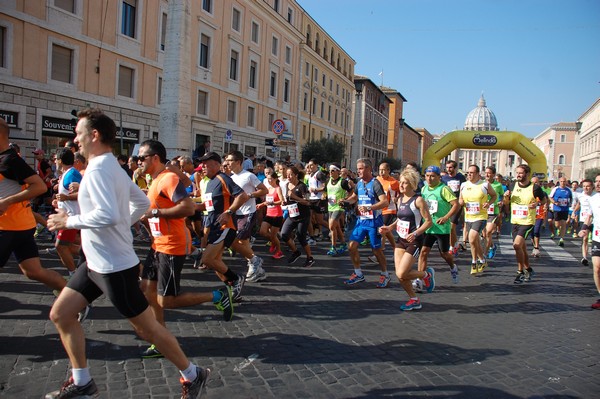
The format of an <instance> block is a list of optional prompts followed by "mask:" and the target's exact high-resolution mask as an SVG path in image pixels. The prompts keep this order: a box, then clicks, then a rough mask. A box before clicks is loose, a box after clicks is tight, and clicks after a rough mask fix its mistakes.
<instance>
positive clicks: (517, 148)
mask: <svg viewBox="0 0 600 399" xmlns="http://www.w3.org/2000/svg"><path fill="white" fill-rule="evenodd" d="M457 148H463V149H477V150H513V151H514V152H516V153H517V154H519V156H520V157H521V158H522V159H523V160H524V161H525V162H527V164H528V165H529V167H530V168H531V175H532V176H534V175H535V176H539V177H540V179H544V178H545V177H546V171H547V170H548V167H547V164H546V156H545V155H544V153H543V152H542V151H541V150H540V149H539V148H538V147H536V146H535V145H534V144H533V143H532V142H531V140H530V139H528V138H527V137H525V136H523V135H522V134H521V133H518V132H506V131H473V130H455V131H453V132H450V133H448V134H446V135H444V136H443V137H442V138H441V139H440V140H439V141H438V142H437V143H435V144H434V145H432V146H431V147H429V149H428V150H427V151H425V155H423V168H426V167H427V166H429V165H440V162H441V160H442V159H443V158H444V157H445V156H446V155H448V154H450V153H451V152H452V151H454V150H455V149H457Z"/></svg>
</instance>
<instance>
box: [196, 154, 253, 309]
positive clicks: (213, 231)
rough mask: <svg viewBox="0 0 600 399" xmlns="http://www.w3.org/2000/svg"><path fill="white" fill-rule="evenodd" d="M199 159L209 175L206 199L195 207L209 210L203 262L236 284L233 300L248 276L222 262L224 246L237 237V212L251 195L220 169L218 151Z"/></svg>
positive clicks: (220, 275) (225, 279)
mask: <svg viewBox="0 0 600 399" xmlns="http://www.w3.org/2000/svg"><path fill="white" fill-rule="evenodd" d="M199 161H200V162H201V163H202V169H204V173H205V174H206V176H207V177H208V178H209V179H210V181H209V182H208V184H207V185H206V192H204V193H203V194H202V199H203V201H204V202H203V203H202V204H196V209H197V210H200V211H204V210H206V211H208V215H207V216H206V219H205V222H206V224H205V225H204V227H205V228H208V229H209V232H208V237H207V241H206V249H204V254H203V256H202V263H203V264H204V265H206V266H207V267H208V268H209V269H212V270H214V271H215V273H217V276H219V278H220V279H221V281H223V282H224V283H225V284H226V285H230V286H231V287H232V288H233V300H234V301H236V302H239V301H241V300H242V289H243V288H244V282H245V281H246V277H245V276H243V275H241V274H236V273H234V272H233V271H231V269H230V268H229V267H227V265H225V263H224V262H223V259H222V258H223V250H224V249H225V248H229V247H230V246H231V244H233V241H234V240H235V236H236V230H235V228H236V227H235V226H236V225H235V212H236V211H237V210H238V209H239V208H240V207H241V206H242V205H243V204H244V203H245V202H246V201H247V200H248V195H247V194H246V193H245V192H244V190H242V189H241V187H240V186H238V185H237V184H235V183H234V182H233V180H231V177H229V176H227V175H226V174H225V173H223V172H221V166H222V161H221V157H220V156H219V154H217V153H216V152H212V151H211V152H207V153H206V154H204V155H203V156H202V157H201V158H200V159H199Z"/></svg>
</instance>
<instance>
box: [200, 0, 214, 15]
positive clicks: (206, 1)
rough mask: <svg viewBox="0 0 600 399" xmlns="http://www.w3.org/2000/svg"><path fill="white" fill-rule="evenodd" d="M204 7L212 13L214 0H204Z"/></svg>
mask: <svg viewBox="0 0 600 399" xmlns="http://www.w3.org/2000/svg"><path fill="white" fill-rule="evenodd" d="M202 9H203V10H204V11H206V12H208V13H211V14H212V0H202Z"/></svg>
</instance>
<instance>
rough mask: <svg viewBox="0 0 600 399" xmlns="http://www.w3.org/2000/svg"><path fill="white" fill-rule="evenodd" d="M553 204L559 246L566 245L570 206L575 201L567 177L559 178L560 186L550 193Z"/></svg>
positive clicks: (549, 197) (549, 196)
mask: <svg viewBox="0 0 600 399" xmlns="http://www.w3.org/2000/svg"><path fill="white" fill-rule="evenodd" d="M548 199H549V200H550V203H551V204H552V205H553V206H552V212H553V218H554V228H555V229H556V235H557V236H558V237H559V241H558V246H560V247H564V246H565V242H564V237H565V232H566V230H567V219H568V218H569V206H570V205H571V202H573V193H572V192H571V189H570V188H569V187H567V178H566V177H561V178H560V179H558V186H556V187H554V188H553V189H552V191H551V192H550V195H548Z"/></svg>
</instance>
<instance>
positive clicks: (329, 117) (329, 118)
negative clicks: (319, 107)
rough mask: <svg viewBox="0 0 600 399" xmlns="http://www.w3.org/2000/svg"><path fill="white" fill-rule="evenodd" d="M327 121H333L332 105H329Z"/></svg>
mask: <svg viewBox="0 0 600 399" xmlns="http://www.w3.org/2000/svg"><path fill="white" fill-rule="evenodd" d="M327 121H328V122H331V105H329V106H328V107H327Z"/></svg>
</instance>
